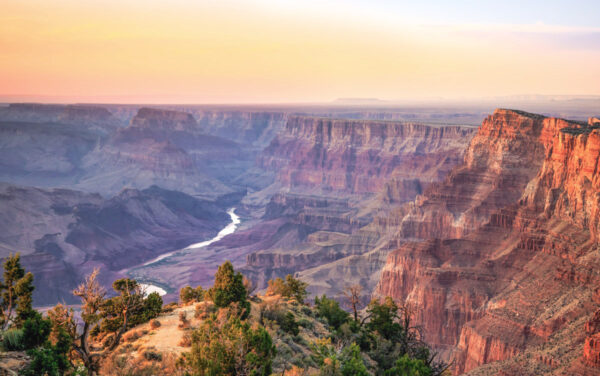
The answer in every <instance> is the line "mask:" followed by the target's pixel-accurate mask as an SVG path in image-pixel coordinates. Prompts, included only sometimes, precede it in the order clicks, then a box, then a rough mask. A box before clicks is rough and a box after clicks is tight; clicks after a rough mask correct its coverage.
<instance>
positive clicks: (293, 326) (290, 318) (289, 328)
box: [277, 312, 300, 336]
mask: <svg viewBox="0 0 600 376" xmlns="http://www.w3.org/2000/svg"><path fill="white" fill-rule="evenodd" d="M277 323H278V324H279V326H280V327H281V329H282V330H283V331H284V332H286V333H290V334H293V335H295V336H297V335H298V334H299V333H300V329H299V328H298V323H297V322H296V319H295V318H294V314H293V313H291V312H288V313H286V314H285V315H283V317H282V318H281V321H278V322H277Z"/></svg>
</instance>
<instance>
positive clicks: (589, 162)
mask: <svg viewBox="0 0 600 376" xmlns="http://www.w3.org/2000/svg"><path fill="white" fill-rule="evenodd" d="M596 128H597V127H596V126H592V125H591V124H585V123H581V122H570V121H566V120H562V119H556V118H545V117H542V116H539V115H534V114H528V113H524V112H520V111H511V110H497V111H495V112H494V114H493V115H492V116H490V117H488V118H487V119H486V120H485V121H484V122H483V124H482V125H481V127H480V128H479V131H478V133H477V135H476V136H475V137H474V138H473V139H472V141H471V143H470V145H469V147H468V149H467V151H466V153H465V159H464V163H463V164H461V165H460V166H457V167H456V168H454V169H453V170H452V171H451V172H450V174H449V176H448V178H447V179H446V180H445V181H444V182H443V183H440V184H433V185H431V186H430V187H429V188H428V189H427V190H426V191H425V192H424V194H423V195H422V196H420V197H418V198H417V200H415V202H414V203H411V204H409V205H406V206H405V207H403V208H402V209H400V210H398V213H399V214H400V216H399V218H401V220H399V221H398V223H397V225H398V233H397V234H396V237H397V238H398V239H408V240H411V239H412V240H413V241H412V242H408V243H403V244H402V243H401V244H400V245H399V248H398V249H397V250H395V251H393V252H391V253H390V254H389V256H388V258H387V262H386V264H385V266H384V267H383V270H382V272H381V277H380V281H379V284H378V286H377V289H376V293H375V294H376V295H377V296H385V295H389V296H392V297H393V298H394V299H396V300H397V301H399V302H401V303H402V304H408V305H410V306H412V307H413V308H414V309H415V320H416V322H417V323H418V324H420V325H422V326H423V328H424V331H425V338H426V341H428V342H429V343H431V344H433V345H434V346H435V347H436V348H437V349H438V350H440V351H441V352H442V354H443V355H444V356H445V357H446V359H451V358H453V359H454V360H455V363H454V371H455V372H456V373H458V374H460V373H464V372H470V373H471V374H473V375H476V374H496V373H498V374H503V375H536V374H544V373H551V372H556V373H557V374H560V373H565V374H589V372H590V370H589V369H587V368H586V365H585V364H590V362H591V363H593V362H594V354H595V352H594V351H595V350H594V349H595V347H594V346H595V345H594V344H595V342H594V337H593V335H594V333H591V337H589V339H588V340H587V341H586V332H585V330H584V323H585V322H586V320H588V319H589V317H590V316H591V315H593V313H594V312H595V310H596V309H597V303H596V302H594V301H593V299H592V298H591V296H592V294H593V292H594V289H595V288H596V286H597V283H598V281H599V279H598V278H599V277H600V275H599V273H598V272H597V270H598V266H600V265H599V263H600V258H599V256H598V249H597V235H598V220H599V212H598V206H599V205H600V193H599V192H600V189H599V188H600V186H599V185H598V179H599V177H598V171H597V166H598V158H599V157H600V149H599V145H600V137H599V136H600V133H599V131H598V129H596ZM419 239H429V240H425V241H422V242H415V241H414V240H419ZM588 334H589V333H588ZM584 342H585V346H586V350H585V352H584ZM584 353H585V362H584V361H583V360H582V357H583V355H584ZM586 362H587V363H586ZM482 365H484V366H483V367H481V366H482ZM591 372H593V371H591ZM591 374H595V373H591Z"/></svg>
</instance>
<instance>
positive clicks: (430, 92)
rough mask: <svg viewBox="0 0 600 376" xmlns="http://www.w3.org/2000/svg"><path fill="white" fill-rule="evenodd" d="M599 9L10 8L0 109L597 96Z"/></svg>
mask: <svg viewBox="0 0 600 376" xmlns="http://www.w3.org/2000/svg"><path fill="white" fill-rule="evenodd" d="M598 15H600V1H596V0H588V1H584V0H580V1H578V0H569V1H551V0H546V1H541V0H540V1H525V0H519V1H515V0H503V1H485V0H480V1H475V0H473V1H467V0H462V1H461V0H453V1H441V0H440V1H414V0H413V1H399V0H396V1H392V0H350V1H341V0H330V1H316V0H302V1H295V0H246V1H243V0H189V1H184V0H169V1H157V0H143V1H142V0H118V1H117V0H102V1H95V0H53V1H50V0H26V1H24V0H0V99H2V98H3V99H4V100H32V101H34V100H37V101H58V102H122V103H257V102H269V103H274V102H316V101H331V100H334V99H336V98H340V97H361V98H364V97H377V98H382V99H388V100H406V99H423V98H434V97H436V98H437V97H443V98H480V97H487V96H503V95H520V94H565V95H600V27H599V26H598Z"/></svg>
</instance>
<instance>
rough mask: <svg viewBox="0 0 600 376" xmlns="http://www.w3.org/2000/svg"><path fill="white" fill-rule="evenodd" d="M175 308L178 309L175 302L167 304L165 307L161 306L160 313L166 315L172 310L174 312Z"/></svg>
mask: <svg viewBox="0 0 600 376" xmlns="http://www.w3.org/2000/svg"><path fill="white" fill-rule="evenodd" d="M177 307H178V304H177V303H175V302H173V303H169V304H167V305H165V306H163V308H162V311H163V312H165V313H168V312H173V310H174V309H175V308H177Z"/></svg>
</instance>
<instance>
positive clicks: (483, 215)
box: [0, 104, 600, 376]
mask: <svg viewBox="0 0 600 376" xmlns="http://www.w3.org/2000/svg"><path fill="white" fill-rule="evenodd" d="M561 106H563V107H560V106H559V107H558V108H560V111H561V112H560V113H554V115H562V114H567V115H570V114H574V116H573V117H574V118H576V119H578V120H564V119H562V118H560V117H552V116H546V115H536V114H533V113H529V112H524V111H517V110H507V109H497V110H495V111H493V114H491V115H488V116H486V117H485V118H484V115H483V114H484V113H489V110H485V111H484V110H482V109H481V108H456V109H454V108H442V109H438V108H426V109H423V108H372V107H364V108H362V107H351V106H350V107H348V106H341V105H337V104H336V105H329V106H309V105H305V106H270V107H269V106H262V107H261V106H255V107H251V106H245V107H244V106H238V107H235V106H212V107H211V106H192V105H181V106H174V105H165V106H133V105H65V106H63V105H40V104H11V105H9V106H6V107H0V135H1V137H0V181H3V183H0V208H2V210H1V211H0V257H6V256H7V255H8V254H10V253H15V252H20V253H21V255H22V260H23V263H24V265H25V267H26V268H27V269H28V270H31V271H32V272H34V274H35V276H36V280H35V284H36V290H35V295H34V299H35V302H36V304H39V305H51V304H54V303H56V302H57V301H63V300H64V301H66V302H67V303H69V302H71V301H70V300H69V299H71V294H70V290H71V289H72V288H74V287H75V286H76V285H77V283H79V282H80V281H81V280H82V279H83V276H84V275H85V274H87V273H89V272H90V271H91V270H92V269H93V268H95V267H99V268H101V270H102V272H101V275H102V283H104V284H105V286H107V287H108V286H109V284H110V281H112V280H114V279H115V278H119V277H123V276H131V277H134V278H136V279H138V280H139V281H141V282H143V283H146V284H152V285H156V286H159V287H160V288H162V289H164V290H165V291H166V292H167V294H166V295H165V297H164V298H165V300H166V301H172V300H175V299H176V298H177V291H178V289H179V288H180V287H181V286H184V285H193V286H195V285H202V286H204V287H208V286H210V285H211V284H212V282H213V275H214V272H215V270H216V269H217V266H218V265H220V264H222V263H223V261H224V260H231V261H232V262H233V264H234V265H235V266H236V269H239V270H240V271H241V272H242V273H243V274H244V275H245V276H246V277H248V278H249V279H251V280H252V282H253V284H254V285H255V287H256V288H257V289H258V290H259V291H261V290H263V289H264V288H265V287H266V285H267V281H268V280H269V279H272V278H275V277H284V276H285V275H287V274H294V275H295V276H296V277H298V278H300V279H302V280H304V281H305V282H307V283H309V292H310V293H311V295H312V296H315V295H317V294H319V295H320V294H327V295H328V296H333V297H335V298H338V299H340V301H342V302H343V294H342V292H343V290H344V289H345V288H346V287H348V286H349V285H353V284H360V285H361V286H362V288H363V291H362V295H361V297H360V298H361V301H362V302H361V303H362V304H363V306H364V305H365V304H366V303H367V302H368V301H369V300H370V299H372V298H382V297H384V296H391V297H392V298H393V299H394V300H395V301H396V302H398V303H399V304H401V305H403V306H406V307H409V308H410V310H411V312H413V319H414V320H415V322H416V323H417V324H418V325H420V326H421V327H422V328H423V335H424V340H425V341H426V342H427V343H429V344H431V345H432V346H433V349H434V350H435V351H437V352H438V353H439V356H440V357H441V358H442V359H444V360H446V361H452V372H453V373H454V374H467V375H471V376H474V375H489V374H500V375H506V376H508V375H539V374H569V375H571V374H573V375H596V374H599V372H598V371H597V370H598V369H599V368H598V367H599V366H600V319H599V315H600V314H599V313H598V312H600V310H599V308H600V307H599V305H600V288H598V286H599V285H598V283H599V282H600V280H599V277H600V276H599V274H598V270H600V269H599V268H598V267H599V266H600V265H599V263H600V258H599V253H598V236H599V234H600V208H599V206H600V177H599V176H598V175H599V173H598V162H599V161H598V159H599V158H600V122H599V121H598V120H597V118H593V117H592V118H590V119H589V120H587V121H584V120H583V117H582V115H581V110H580V109H579V108H577V109H574V110H572V112H569V111H570V110H568V106H567V105H563V104H561ZM588 115H589V113H588ZM482 119H483V121H481V120H482ZM479 124H481V125H479ZM231 208H235V214H236V215H239V218H240V221H241V223H240V224H239V226H238V227H237V228H236V230H235V232H232V233H230V234H229V235H227V236H224V237H218V238H215V237H216V236H217V233H219V231H221V230H222V229H223V228H224V227H225V226H227V225H228V224H229V223H230V222H231V219H232V218H233V217H231V216H230V214H228V212H227V211H228V210H230V209H231ZM212 238H215V239H216V241H215V242H212V243H210V244H204V245H203V247H202V248H198V249H197V250H194V249H191V248H188V246H190V245H192V244H195V243H202V242H205V241H207V240H209V239H212ZM161 256H163V257H161ZM166 256H168V257H166ZM59 276H61V277H59Z"/></svg>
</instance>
